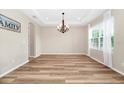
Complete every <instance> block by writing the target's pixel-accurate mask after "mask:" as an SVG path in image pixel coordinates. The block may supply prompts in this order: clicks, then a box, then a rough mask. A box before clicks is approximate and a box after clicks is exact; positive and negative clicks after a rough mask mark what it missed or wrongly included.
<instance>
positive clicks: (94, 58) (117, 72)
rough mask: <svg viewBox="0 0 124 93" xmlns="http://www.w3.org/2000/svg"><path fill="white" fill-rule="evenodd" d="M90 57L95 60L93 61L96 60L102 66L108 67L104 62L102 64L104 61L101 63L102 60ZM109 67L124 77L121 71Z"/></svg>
mask: <svg viewBox="0 0 124 93" xmlns="http://www.w3.org/2000/svg"><path fill="white" fill-rule="evenodd" d="M87 56H88V55H87ZM88 57H90V58H91V59H93V60H95V61H97V62H99V63H101V64H103V65H105V66H107V65H106V64H105V63H104V62H102V61H100V60H98V59H96V58H94V57H91V56H88ZM107 67H108V68H111V69H112V70H114V71H115V72H117V73H119V74H121V75H123V76H124V73H123V72H121V71H119V70H118V69H116V68H113V67H109V66H107Z"/></svg>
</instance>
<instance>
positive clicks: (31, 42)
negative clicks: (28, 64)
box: [28, 23, 35, 60]
mask: <svg viewBox="0 0 124 93" xmlns="http://www.w3.org/2000/svg"><path fill="white" fill-rule="evenodd" d="M34 57H35V26H34V24H33V23H29V31H28V58H29V60H32V59H33V58H34Z"/></svg>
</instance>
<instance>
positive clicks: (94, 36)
mask: <svg viewBox="0 0 124 93" xmlns="http://www.w3.org/2000/svg"><path fill="white" fill-rule="evenodd" d="M90 40H91V48H94V49H98V50H101V49H102V48H103V29H102V23H100V24H98V25H96V26H94V27H92V28H91V39H90Z"/></svg>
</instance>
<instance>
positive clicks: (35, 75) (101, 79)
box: [0, 55, 124, 84]
mask: <svg viewBox="0 0 124 93" xmlns="http://www.w3.org/2000/svg"><path fill="white" fill-rule="evenodd" d="M0 83H13V84H15V83H16V84H17V83H19V84H20V83H22V84H29V83H30V84H38V83H40V84H42V83H43V84H45V83H50V84H51V83H52V84H56V83H59V84H65V83H74V84H75V83H82V84H83V83H84V84H87V83H91V84H94V83H124V77H123V76H122V75H120V74H118V73H116V72H114V71H113V70H111V69H109V68H108V67H106V66H104V65H102V64H100V63H98V62H96V61H94V60H92V59H91V58H89V57H87V56H83V55H42V56H40V57H38V58H36V59H34V60H32V61H30V62H29V63H27V64H25V65H23V66H22V67H20V68H18V69H17V70H15V71H13V72H11V73H9V74H8V75H6V76H4V77H3V78H1V79H0Z"/></svg>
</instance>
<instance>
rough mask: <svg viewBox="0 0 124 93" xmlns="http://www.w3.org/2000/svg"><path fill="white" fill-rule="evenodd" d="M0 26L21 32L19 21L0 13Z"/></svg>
mask: <svg viewBox="0 0 124 93" xmlns="http://www.w3.org/2000/svg"><path fill="white" fill-rule="evenodd" d="M0 28H3V29H7V30H11V31H14V32H18V33H19V32H21V23H19V22H17V21H15V20H13V19H11V18H8V17H6V16H4V15H2V14H0Z"/></svg>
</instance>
